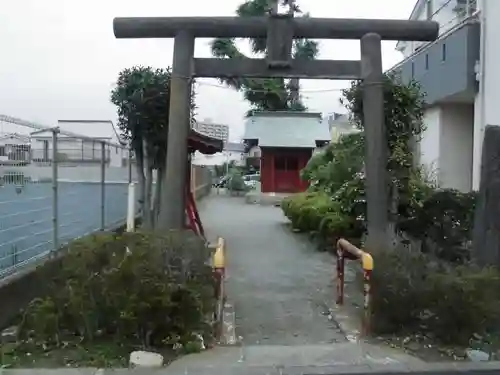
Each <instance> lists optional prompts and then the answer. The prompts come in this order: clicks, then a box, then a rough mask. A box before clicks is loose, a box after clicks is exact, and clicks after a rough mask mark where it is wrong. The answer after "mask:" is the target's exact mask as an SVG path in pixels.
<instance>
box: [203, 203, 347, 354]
mask: <svg viewBox="0 0 500 375" xmlns="http://www.w3.org/2000/svg"><path fill="white" fill-rule="evenodd" d="M201 216H202V220H203V223H204V225H205V227H206V230H207V233H208V235H209V239H214V238H215V237H216V236H222V237H224V238H225V239H226V241H227V249H228V250H227V255H226V256H227V275H228V280H227V293H228V298H229V300H230V301H231V302H232V303H233V304H234V308H235V311H236V334H237V335H238V336H241V337H242V340H243V343H244V344H245V345H255V344H267V345H307V344H329V343H334V342H344V341H345V340H346V338H345V337H344V335H343V334H342V333H341V331H340V330H339V329H338V328H337V324H336V322H335V321H333V320H331V319H330V318H329V312H328V311H329V309H328V306H331V304H332V301H333V299H334V298H335V291H334V282H333V279H334V260H333V258H332V257H331V256H330V255H329V254H326V253H320V252H318V251H317V250H316V249H315V248H314V246H313V245H312V244H311V243H310V242H309V241H307V239H306V238H304V237H303V236H300V235H297V234H294V233H292V232H291V231H290V229H289V228H288V227H287V225H286V223H287V220H286V218H285V217H284V216H283V214H282V212H281V209H280V208H277V207H273V206H267V207H266V206H260V205H249V204H246V203H245V202H244V199H243V198H236V197H233V198H231V197H227V196H212V197H211V198H209V199H207V201H206V202H204V204H203V207H202V209H201Z"/></svg>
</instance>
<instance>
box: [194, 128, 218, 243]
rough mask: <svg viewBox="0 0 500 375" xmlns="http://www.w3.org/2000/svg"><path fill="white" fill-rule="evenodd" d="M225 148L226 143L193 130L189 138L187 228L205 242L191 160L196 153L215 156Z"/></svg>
mask: <svg viewBox="0 0 500 375" xmlns="http://www.w3.org/2000/svg"><path fill="white" fill-rule="evenodd" d="M223 148H224V143H223V141H222V140H221V139H218V138H213V137H209V136H207V135H204V134H201V133H199V132H197V131H196V130H194V129H191V131H190V133H189V138H188V151H189V155H190V157H189V161H188V172H187V174H186V208H185V211H186V217H187V220H186V228H187V229H191V230H192V231H194V232H195V233H196V234H197V235H199V236H200V237H202V238H203V239H205V240H206V237H205V231H204V229H203V224H202V222H201V218H200V214H199V212H198V208H197V207H196V200H195V198H194V194H193V191H192V190H191V160H192V158H193V154H194V153H195V152H196V151H198V152H201V153H202V154H204V155H213V154H215V153H217V152H222V150H223Z"/></svg>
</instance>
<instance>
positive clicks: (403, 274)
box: [372, 247, 500, 345]
mask: <svg viewBox="0 0 500 375" xmlns="http://www.w3.org/2000/svg"><path fill="white" fill-rule="evenodd" d="M374 257H375V264H376V267H375V269H374V271H373V275H372V283H373V284H372V285H373V293H372V301H373V305H372V306H373V309H372V314H373V316H372V317H373V330H374V333H375V334H401V333H405V334H427V335H429V336H431V337H433V338H435V339H436V340H438V341H440V342H443V343H446V344H459V345H468V343H469V340H471V339H472V337H473V336H475V335H486V334H487V333H488V332H491V330H492V329H494V328H496V327H498V324H499V323H500V317H499V316H498V311H499V308H500V301H499V300H498V298H497V296H498V290H499V287H500V274H499V273H498V272H497V270H495V269H491V268H487V269H479V268H477V267H475V266H474V265H470V264H467V265H460V266H452V265H450V264H448V263H445V262H443V261H441V260H438V259H436V258H435V257H433V256H431V255H428V254H423V253H421V252H418V251H411V250H409V249H408V248H406V247H400V248H397V249H395V250H393V251H386V252H382V253H379V254H375V255H374Z"/></svg>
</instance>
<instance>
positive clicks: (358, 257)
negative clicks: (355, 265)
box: [336, 239, 373, 336]
mask: <svg viewBox="0 0 500 375" xmlns="http://www.w3.org/2000/svg"><path fill="white" fill-rule="evenodd" d="M346 260H355V261H358V262H360V263H361V267H362V268H363V294H364V304H363V318H362V330H361V333H362V335H363V336H366V335H368V334H369V333H370V328H371V298H370V297H371V274H372V271H373V258H372V256H371V255H370V254H369V253H367V252H366V251H363V250H361V249H358V248H357V247H356V246H354V245H353V244H351V243H350V242H349V241H347V240H344V239H340V240H338V241H337V301H336V302H337V305H343V304H344V279H345V261H346Z"/></svg>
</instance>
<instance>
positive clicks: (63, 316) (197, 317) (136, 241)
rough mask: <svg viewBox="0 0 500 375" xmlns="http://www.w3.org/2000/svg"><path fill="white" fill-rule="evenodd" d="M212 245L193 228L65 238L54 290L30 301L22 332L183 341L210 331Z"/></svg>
mask: <svg viewBox="0 0 500 375" xmlns="http://www.w3.org/2000/svg"><path fill="white" fill-rule="evenodd" d="M208 257H209V250H208V249H207V248H206V246H205V244H204V243H203V241H202V240H200V239H199V238H198V237H197V236H195V235H194V234H192V233H190V232H171V233H168V234H165V235H158V234H151V233H124V234H122V235H114V234H99V235H95V236H90V237H87V238H84V239H81V240H78V241H75V242H73V243H71V244H70V245H69V248H68V253H67V255H66V256H65V258H64V259H63V266H62V268H61V270H60V273H59V274H57V275H51V276H52V281H51V282H52V284H53V285H52V288H51V290H52V292H53V293H52V294H51V295H49V296H47V297H45V298H39V299H35V300H34V301H32V303H31V304H30V305H29V306H28V308H27V309H26V311H25V312H24V318H23V321H22V323H21V324H20V327H19V328H20V332H21V337H22V338H24V339H31V340H32V341H34V342H36V343H43V345H45V346H49V347H50V346H55V347H58V346H60V345H64V344H63V343H64V342H65V341H69V342H71V341H72V340H75V338H77V339H78V340H80V341H81V342H92V341H95V340H103V339H104V340H110V341H113V342H131V343H134V344H136V345H138V346H146V347H174V346H179V345H181V346H185V345H188V344H189V343H191V342H193V340H196V337H198V335H200V334H204V335H205V336H206V337H207V336H208V335H209V334H210V329H211V325H210V323H211V322H210V318H211V313H212V312H213V306H214V286H215V285H214V279H213V276H212V270H211V267H210V266H208V265H206V260H207V259H208Z"/></svg>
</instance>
